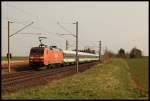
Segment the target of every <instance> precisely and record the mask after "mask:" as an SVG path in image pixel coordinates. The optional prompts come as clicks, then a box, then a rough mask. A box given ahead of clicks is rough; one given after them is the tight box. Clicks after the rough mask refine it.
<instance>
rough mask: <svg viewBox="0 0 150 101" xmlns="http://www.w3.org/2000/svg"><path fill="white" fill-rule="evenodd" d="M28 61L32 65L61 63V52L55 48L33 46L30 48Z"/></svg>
mask: <svg viewBox="0 0 150 101" xmlns="http://www.w3.org/2000/svg"><path fill="white" fill-rule="evenodd" d="M29 63H30V65H31V66H32V67H34V66H45V65H46V66H52V65H53V64H62V63H63V52H62V50H60V49H57V48H53V47H50V48H47V47H33V48H31V50H30V56H29Z"/></svg>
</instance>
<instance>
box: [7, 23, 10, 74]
mask: <svg viewBox="0 0 150 101" xmlns="http://www.w3.org/2000/svg"><path fill="white" fill-rule="evenodd" d="M9 23H10V21H8V54H7V56H8V72H10V53H9V44H10V43H9Z"/></svg>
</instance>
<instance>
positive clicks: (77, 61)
mask: <svg viewBox="0 0 150 101" xmlns="http://www.w3.org/2000/svg"><path fill="white" fill-rule="evenodd" d="M76 63H77V65H76V68H77V72H78V65H79V57H78V21H77V22H76Z"/></svg>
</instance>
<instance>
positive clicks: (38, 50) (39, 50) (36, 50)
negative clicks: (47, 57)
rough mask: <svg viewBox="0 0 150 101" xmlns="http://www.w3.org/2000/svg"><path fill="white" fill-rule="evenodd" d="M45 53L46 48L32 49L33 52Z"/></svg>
mask: <svg viewBox="0 0 150 101" xmlns="http://www.w3.org/2000/svg"><path fill="white" fill-rule="evenodd" d="M43 53H44V49H43V48H35V49H32V50H31V54H41V55H42V54H43Z"/></svg>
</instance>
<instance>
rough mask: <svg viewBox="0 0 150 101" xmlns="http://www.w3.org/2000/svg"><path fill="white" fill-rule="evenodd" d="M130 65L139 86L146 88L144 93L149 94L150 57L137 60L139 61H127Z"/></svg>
mask: <svg viewBox="0 0 150 101" xmlns="http://www.w3.org/2000/svg"><path fill="white" fill-rule="evenodd" d="M126 61H127V63H128V65H129V66H130V68H131V70H132V71H133V73H134V76H135V77H136V78H135V79H137V80H138V82H139V84H140V85H141V86H142V87H143V88H144V91H145V92H147V93H148V83H149V78H148V73H149V66H148V57H143V58H137V59H126Z"/></svg>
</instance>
